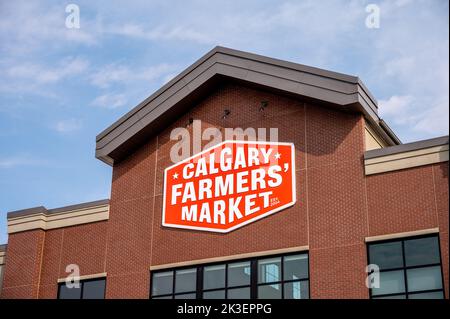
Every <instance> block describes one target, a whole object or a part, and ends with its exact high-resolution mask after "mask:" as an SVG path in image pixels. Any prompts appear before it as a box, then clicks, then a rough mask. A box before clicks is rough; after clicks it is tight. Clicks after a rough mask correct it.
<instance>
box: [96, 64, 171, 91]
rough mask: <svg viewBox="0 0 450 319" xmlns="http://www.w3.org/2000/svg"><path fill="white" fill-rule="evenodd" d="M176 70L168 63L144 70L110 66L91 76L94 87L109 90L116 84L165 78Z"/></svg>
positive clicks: (116, 65)
mask: <svg viewBox="0 0 450 319" xmlns="http://www.w3.org/2000/svg"><path fill="white" fill-rule="evenodd" d="M174 68H176V66H174V65H170V64H167V63H162V64H158V65H155V66H149V67H144V68H130V67H128V66H125V65H119V64H109V65H106V66H104V67H101V68H99V69H98V70H97V71H96V72H94V73H93V74H91V75H90V81H91V83H92V84H93V85H95V86H97V87H100V88H108V87H110V86H111V85H112V84H114V83H125V84H127V83H130V82H131V81H152V80H156V79H159V78H161V77H163V76H165V75H166V74H167V73H168V72H172V71H173V70H174Z"/></svg>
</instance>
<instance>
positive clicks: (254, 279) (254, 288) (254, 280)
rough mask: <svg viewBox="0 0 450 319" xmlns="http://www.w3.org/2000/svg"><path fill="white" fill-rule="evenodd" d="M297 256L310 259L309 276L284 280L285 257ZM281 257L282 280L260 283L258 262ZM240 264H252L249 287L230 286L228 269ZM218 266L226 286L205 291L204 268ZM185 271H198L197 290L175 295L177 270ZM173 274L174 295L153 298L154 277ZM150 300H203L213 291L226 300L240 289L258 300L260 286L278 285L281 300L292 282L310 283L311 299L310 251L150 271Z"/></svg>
mask: <svg viewBox="0 0 450 319" xmlns="http://www.w3.org/2000/svg"><path fill="white" fill-rule="evenodd" d="M295 255H306V256H307V258H308V275H307V277H306V278H301V279H292V280H284V257H288V256H295ZM278 257H281V271H280V279H281V280H279V281H276V282H270V283H258V260H263V259H270V258H278ZM240 262H249V264H250V282H249V284H248V285H238V286H228V267H229V265H230V264H235V263H240ZM218 265H225V284H224V286H223V287H220V288H210V289H203V274H204V268H205V267H209V266H218ZM184 269H197V272H196V275H197V277H196V290H195V291H189V292H182V293H175V280H176V278H175V277H176V276H175V273H176V271H177V270H184ZM169 271H170V272H172V278H173V280H172V293H169V294H161V295H156V296H153V294H152V282H153V278H154V275H155V274H157V273H161V272H169ZM150 278H151V280H150V289H149V291H150V294H149V298H150V299H160V298H161V299H163V297H164V298H165V297H171V298H170V299H175V296H177V295H183V294H188V293H192V294H195V295H196V299H203V293H205V292H213V291H222V290H224V292H225V299H228V291H229V290H231V289H238V288H250V299H257V298H258V287H260V286H270V285H276V284H279V285H280V287H281V299H283V298H284V284H287V283H291V282H304V281H307V282H308V298H310V267H309V251H298V252H290V253H285V254H276V255H267V256H258V257H251V258H240V259H232V260H226V261H217V262H212V263H205V264H198V265H191V266H182V267H175V268H165V269H159V270H155V271H150Z"/></svg>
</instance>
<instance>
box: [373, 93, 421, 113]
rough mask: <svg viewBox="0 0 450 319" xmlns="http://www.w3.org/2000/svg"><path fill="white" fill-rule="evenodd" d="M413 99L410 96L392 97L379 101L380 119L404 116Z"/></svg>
mask: <svg viewBox="0 0 450 319" xmlns="http://www.w3.org/2000/svg"><path fill="white" fill-rule="evenodd" d="M412 101H413V97H412V96H410V95H402V96H398V95H393V96H391V97H390V98H389V99H388V100H380V101H379V106H378V110H379V113H380V115H381V117H385V116H399V117H401V116H404V115H405V114H407V112H408V107H411V102H412Z"/></svg>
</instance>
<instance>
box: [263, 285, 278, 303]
mask: <svg viewBox="0 0 450 319" xmlns="http://www.w3.org/2000/svg"><path fill="white" fill-rule="evenodd" d="M258 299H281V284H274V285H263V286H258Z"/></svg>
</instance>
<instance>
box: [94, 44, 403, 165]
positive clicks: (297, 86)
mask: <svg viewBox="0 0 450 319" xmlns="http://www.w3.org/2000/svg"><path fill="white" fill-rule="evenodd" d="M224 78H228V79H230V78H231V79H234V80H237V81H241V82H243V83H246V84H250V85H256V86H257V87H261V88H265V89H271V90H275V91H277V92H282V93H285V94H289V95H293V96H298V97H302V98H306V99H309V100H313V101H319V102H321V103H325V104H330V105H333V106H335V107H337V108H339V109H342V110H353V111H357V112H361V113H362V114H364V116H365V118H366V120H368V121H369V122H370V123H371V124H372V126H373V127H374V128H375V130H376V131H377V132H378V133H379V134H380V135H381V136H382V137H383V138H384V139H385V140H386V142H387V143H388V144H389V145H396V144H401V142H400V140H399V139H398V138H397V137H396V136H395V134H394V133H393V132H392V131H391V130H390V129H389V127H388V126H387V125H386V123H385V122H384V121H383V120H381V119H380V118H379V117H378V106H377V101H376V100H375V98H374V97H373V96H372V94H371V93H370V92H369V90H368V89H367V88H366V86H365V85H364V84H363V83H362V81H361V80H360V79H359V78H358V77H355V76H351V75H346V74H342V73H337V72H332V71H327V70H322V69H318V68H314V67H310V66H306V65H302V64H297V63H292V62H287V61H283V60H278V59H273V58H269V57H265V56H261V55H257V54H253V53H248V52H243V51H238V50H233V49H229V48H224V47H220V46H218V47H215V48H214V49H212V50H211V51H209V52H208V53H207V54H205V55H204V56H203V57H201V58H200V59H199V60H197V61H196V62H195V63H194V64H192V65H191V66H189V67H188V68H187V69H186V70H184V71H183V72H181V73H180V74H179V75H177V76H176V77H175V78H174V79H172V80H171V81H169V82H168V83H167V84H165V85H164V86H163V87H161V88H160V89H159V90H157V91H156V92H155V93H153V94H152V95H151V96H149V97H148V98H146V99H145V100H144V101H142V102H141V103H139V105H137V106H136V107H135V108H133V109H132V110H131V111H129V112H128V113H126V114H125V115H124V116H122V117H121V118H120V119H119V120H117V121H116V122H115V123H113V124H112V125H111V126H109V127H108V128H107V129H105V130H104V131H103V132H101V133H100V134H99V135H97V138H96V151H95V156H96V157H97V158H98V159H100V160H102V161H103V162H105V163H107V164H109V165H113V164H114V162H118V161H120V160H121V159H122V158H124V157H125V156H126V155H128V153H129V152H130V151H131V150H132V149H133V148H135V147H138V146H139V145H141V144H142V143H143V141H145V140H148V138H149V137H150V136H152V135H155V134H157V132H159V131H160V130H162V129H163V128H164V127H166V126H168V125H169V124H170V123H172V122H173V121H174V120H175V119H176V118H177V117H178V116H180V115H181V114H182V113H184V112H186V111H187V108H188V107H191V104H192V103H193V101H195V100H196V99H197V98H198V97H200V96H203V95H204V94H207V92H208V91H209V90H210V89H211V88H213V87H214V86H215V85H217V83H218V82H219V81H220V80H222V79H224Z"/></svg>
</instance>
